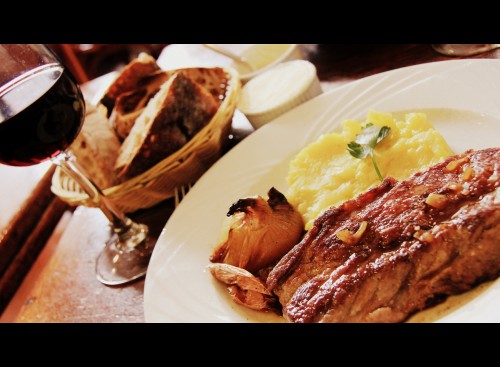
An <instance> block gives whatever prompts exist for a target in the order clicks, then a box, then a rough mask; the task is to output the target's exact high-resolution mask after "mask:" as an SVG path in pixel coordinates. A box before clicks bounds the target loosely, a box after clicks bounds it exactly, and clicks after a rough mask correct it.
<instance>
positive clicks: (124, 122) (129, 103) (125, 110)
mask: <svg viewBox="0 0 500 367" xmlns="http://www.w3.org/2000/svg"><path fill="white" fill-rule="evenodd" d="M171 74H172V73H171V72H166V71H162V70H158V71H157V72H155V73H154V74H150V75H147V76H145V77H143V78H142V79H140V80H139V81H138V84H137V86H136V89H134V90H132V91H129V92H126V93H122V94H121V95H119V96H118V97H117V98H116V102H115V107H114V109H113V111H112V112H111V115H110V117H109V123H110V124H111V127H112V128H113V129H114V130H115V132H116V134H117V135H118V138H119V139H120V140H122V141H123V140H125V138H126V137H127V135H128V134H129V132H130V130H131V129H132V126H133V125H134V122H135V120H136V119H137V117H139V115H140V114H141V113H142V111H144V109H145V108H146V105H147V103H148V102H149V100H150V99H151V98H153V97H154V95H155V94H156V93H157V92H158V91H159V90H160V88H161V86H162V85H163V84H164V83H165V82H166V81H167V80H168V78H170V75H171Z"/></svg>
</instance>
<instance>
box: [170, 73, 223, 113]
mask: <svg viewBox="0 0 500 367" xmlns="http://www.w3.org/2000/svg"><path fill="white" fill-rule="evenodd" d="M179 72H181V73H183V74H184V75H185V76H187V77H188V78H190V79H191V80H193V81H195V82H196V83H198V84H200V85H201V86H203V87H204V88H205V89H206V90H207V91H209V92H210V94H212V96H214V98H215V99H216V100H217V103H218V104H219V105H220V104H221V103H222V101H223V100H224V97H225V95H226V87H227V82H228V77H227V75H226V73H225V71H224V69H222V68H186V69H180V70H179Z"/></svg>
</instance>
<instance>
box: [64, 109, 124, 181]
mask: <svg viewBox="0 0 500 367" xmlns="http://www.w3.org/2000/svg"><path fill="white" fill-rule="evenodd" d="M86 104H87V113H86V115H85V121H84V123H83V126H82V130H81V131H80V134H78V136H77V138H76V139H75V141H74V142H73V144H72V145H71V148H70V149H71V151H72V152H73V154H74V155H75V156H76V158H77V161H78V163H79V164H80V165H81V166H82V168H83V169H84V170H85V172H86V173H87V175H88V177H89V178H90V179H92V180H93V181H94V182H95V183H96V184H97V186H99V188H101V189H105V188H107V187H110V186H113V185H115V184H116V183H117V182H118V180H117V177H116V175H115V172H114V170H113V165H112V164H110V162H114V161H115V160H116V157H117V156H118V151H119V149H120V142H119V141H118V138H117V137H116V135H115V134H114V132H113V131H112V130H111V129H110V128H109V125H108V121H107V118H106V108H104V107H103V106H100V107H99V108H96V107H94V106H92V105H91V104H90V103H89V102H87V103H86Z"/></svg>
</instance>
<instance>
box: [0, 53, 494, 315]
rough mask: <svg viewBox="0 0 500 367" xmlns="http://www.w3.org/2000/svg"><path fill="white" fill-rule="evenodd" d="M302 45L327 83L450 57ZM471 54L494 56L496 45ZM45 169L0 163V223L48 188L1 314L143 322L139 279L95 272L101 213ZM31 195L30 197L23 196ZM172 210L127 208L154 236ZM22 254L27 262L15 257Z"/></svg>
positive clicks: (8, 222) (167, 205) (102, 234)
mask: <svg viewBox="0 0 500 367" xmlns="http://www.w3.org/2000/svg"><path fill="white" fill-rule="evenodd" d="M302 49H303V51H304V53H305V55H306V58H307V59H308V60H310V61H311V62H312V63H314V64H315V65H316V67H317V71H318V76H319V78H320V80H321V82H322V86H323V90H324V91H326V90H329V89H331V88H336V87H337V86H339V85H341V84H343V83H346V82H349V81H352V80H356V79H359V78H363V77H366V76H369V75H372V74H376V73H380V72H384V71H387V70H392V69H396V68H401V67H405V66H409V65H415V64H421V63H427V62H434V61H441V60H449V59H452V58H450V57H446V56H441V55H438V54H437V53H435V52H434V51H433V50H432V49H431V47H430V45H405V44H399V45H387V44H384V45H303V46H302ZM474 57H475V58H499V57H500V50H494V51H491V52H488V53H484V54H481V55H477V56H474ZM101 82H102V80H101V81H100V82H99V83H96V82H95V81H93V82H90V84H88V85H84V86H83V89H84V90H86V91H87V93H89V94H92V93H95V92H96V88H97V89H98V87H99V85H101ZM47 169H48V166H47V167H42V168H25V169H24V168H23V170H24V171H22V170H21V169H12V168H10V167H0V177H2V178H3V180H0V189H1V192H3V193H4V195H3V196H2V197H1V198H0V203H1V204H2V205H0V208H4V211H3V212H2V213H1V215H0V228H7V227H9V226H12V222H13V221H14V222H15V224H16V225H18V226H19V225H20V223H23V222H26V220H25V219H23V218H29V217H30V215H34V214H32V213H35V212H36V210H35V207H36V205H37V203H38V204H40V203H39V202H40V200H38V199H33V195H32V196H30V195H31V194H32V193H33V190H34V189H35V188H36V187H37V184H38V191H39V192H37V193H36V195H35V198H40V197H41V198H43V197H44V196H43V195H42V193H43V194H44V195H45V202H44V204H43V205H42V206H41V207H42V208H45V212H44V210H40V213H36V215H37V218H42V217H43V215H44V214H45V219H43V220H42V219H41V220H40V223H45V224H44V226H43V228H41V229H40V228H37V227H36V226H33V225H32V226H31V231H33V232H35V233H34V234H33V232H32V233H30V235H33V239H32V240H31V245H30V246H31V247H30V246H27V245H26V239H24V240H23V241H24V242H23V241H21V242H23V245H20V247H21V250H22V249H23V248H25V250H24V257H23V256H20V255H18V256H17V260H18V263H20V264H25V265H24V269H23V266H17V265H16V266H12V265H11V273H13V274H14V275H15V274H17V273H16V271H15V270H16V269H18V268H19V269H21V270H20V271H19V275H18V276H17V278H19V277H21V276H22V274H23V272H25V271H26V270H27V269H25V268H26V266H27V265H26V264H28V265H29V266H31V264H32V261H29V260H30V257H35V256H36V255H37V254H38V252H39V249H40V248H42V247H43V250H42V251H41V252H40V254H39V256H38V257H37V258H36V261H34V263H33V265H32V266H31V268H30V270H29V272H28V273H27V276H26V277H25V278H24V281H23V282H22V284H21V285H20V287H19V288H18V290H17V292H16V293H15V295H14V296H13V297H12V299H11V301H10V303H9V304H8V306H7V307H6V308H5V310H4V312H3V314H2V316H1V318H0V321H1V322H143V321H144V312H143V290H144V280H139V281H137V282H135V283H132V284H130V285H128V286H121V287H107V286H104V285H102V284H101V283H99V282H98V281H97V280H96V279H95V275H94V265H95V259H96V257H97V254H98V253H99V252H100V250H101V248H102V246H103V243H104V241H105V239H106V236H107V221H106V219H105V218H104V216H103V215H102V214H101V213H100V212H99V211H98V210H97V209H90V208H84V207H78V208H77V209H76V210H74V211H71V210H69V208H68V207H67V206H65V205H64V204H62V203H60V201H59V200H58V199H57V198H54V197H53V196H51V195H50V193H49V192H47V190H48V185H47V177H45V183H44V184H41V183H43V180H42V181H40V177H42V176H43V174H44V173H45V172H46V170H47ZM28 170H30V171H28ZM7 178H9V179H8V180H7ZM40 182H41V183H40ZM17 183H22V185H18V184H17ZM8 185H10V186H8ZM20 186H21V187H20ZM13 187H16V189H13ZM30 197H31V199H30V200H31V201H29V200H28V199H29V198H30ZM27 200H28V204H29V205H28V206H27V205H26V202H27ZM23 203H24V207H23ZM26 206H27V207H26ZM39 206H40V205H39ZM5 208H7V209H5ZM173 210H174V205H173V200H166V201H164V202H162V203H160V204H159V205H157V206H156V207H154V208H151V209H148V210H141V211H139V212H137V213H134V214H132V215H131V216H132V218H133V219H135V220H138V221H142V222H145V223H147V224H148V225H150V227H151V229H152V232H153V234H154V235H155V236H158V235H159V233H160V231H161V229H162V228H163V226H164V224H165V223H166V221H167V220H168V218H169V216H170V214H171V213H172V211H173ZM16 213H17V218H16ZM19 213H21V214H19ZM49 219H50V220H49ZM56 223H57V226H55V224H56ZM47 228H49V229H50V233H48V234H47V233H45V234H44V231H43V230H45V232H47ZM37 231H38V232H37ZM39 232H40V233H39ZM35 235H36V236H35ZM49 235H50V237H49ZM47 238H48V239H47ZM0 239H1V237H0ZM37 241H38V242H37ZM45 241H46V243H45ZM28 242H29V241H28ZM43 245H45V246H43ZM23 246H24V247H23ZM26 248H28V249H27V250H26ZM1 249H2V247H1V242H0V250H1ZM16 251H19V249H17V250H16ZM21 252H22V251H21ZM19 258H21V260H22V259H24V260H23V261H24V262H22V261H21V262H19ZM15 261H16V260H15V259H13V260H12V262H14V263H15ZM0 274H2V273H1V272H0ZM10 276H12V274H11V275H10ZM2 277H5V274H3V275H2ZM14 278H16V276H14ZM14 281H15V279H14ZM18 281H20V279H18ZM0 285H1V282H0Z"/></svg>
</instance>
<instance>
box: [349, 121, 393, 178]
mask: <svg viewBox="0 0 500 367" xmlns="http://www.w3.org/2000/svg"><path fill="white" fill-rule="evenodd" d="M362 131H363V132H362V133H361V134H357V135H356V140H354V141H351V142H350V143H349V144H347V150H348V151H349V153H350V154H351V155H352V156H353V157H354V158H358V159H364V158H366V157H367V156H368V155H369V156H370V158H371V160H372V162H373V166H374V167H375V171H377V175H378V178H379V179H380V181H383V178H382V175H381V174H380V171H379V169H378V167H377V163H376V162H375V157H374V156H373V151H374V150H375V146H376V145H377V144H378V143H380V142H381V141H382V140H383V139H384V138H385V137H386V136H387V135H388V134H389V132H390V131H391V128H390V127H388V126H376V125H373V124H372V123H369V124H366V125H365V126H364V127H362Z"/></svg>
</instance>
